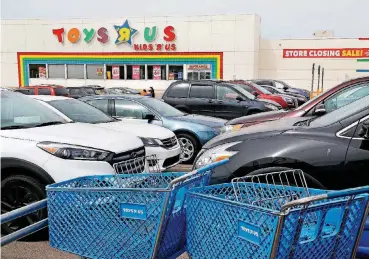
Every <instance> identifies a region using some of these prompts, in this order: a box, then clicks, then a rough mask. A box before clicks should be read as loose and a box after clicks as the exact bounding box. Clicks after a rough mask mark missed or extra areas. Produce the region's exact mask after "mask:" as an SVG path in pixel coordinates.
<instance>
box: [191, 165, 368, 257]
mask: <svg viewBox="0 0 369 259" xmlns="http://www.w3.org/2000/svg"><path fill="white" fill-rule="evenodd" d="M368 193H369V186H365V187H362V188H355V189H347V190H343V191H324V190H318V189H311V188H308V187H307V185H306V180H305V178H304V174H303V172H302V171H300V170H292V171H284V172H277V173H269V174H263V175H253V176H246V177H241V178H235V179H233V181H232V182H231V183H229V184H221V185H213V186H204V187H198V188H194V189H192V190H190V191H189V192H188V193H187V209H186V223H187V233H186V235H187V251H188V254H189V256H190V257H191V258H193V259H197V258H199V259H200V258H201V259H206V258H209V259H210V258H250V259H251V258H252V259H254V258H258V259H263V258H278V259H279V258H301V259H302V258H304V259H305V258H314V259H321V258H324V259H325V258H337V259H346V258H355V252H356V249H357V246H358V244H359V240H360V236H361V234H362V231H363V227H364V224H365V221H366V218H367V215H368V210H369V206H368V200H369V196H368Z"/></svg>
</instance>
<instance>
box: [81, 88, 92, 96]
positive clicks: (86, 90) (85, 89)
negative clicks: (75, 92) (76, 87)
mask: <svg viewBox="0 0 369 259" xmlns="http://www.w3.org/2000/svg"><path fill="white" fill-rule="evenodd" d="M82 91H84V92H85V93H86V94H87V95H95V91H94V89H92V87H91V88H87V87H85V88H82Z"/></svg>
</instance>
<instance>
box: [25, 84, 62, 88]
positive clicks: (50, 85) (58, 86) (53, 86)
mask: <svg viewBox="0 0 369 259" xmlns="http://www.w3.org/2000/svg"><path fill="white" fill-rule="evenodd" d="M36 87H45V88H46V87H49V88H65V87H64V86H62V85H54V84H40V85H29V86H24V88H25V89H27V88H36Z"/></svg>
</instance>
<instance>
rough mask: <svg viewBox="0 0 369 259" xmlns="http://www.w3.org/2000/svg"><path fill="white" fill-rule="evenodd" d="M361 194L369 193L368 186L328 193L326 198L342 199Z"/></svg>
mask: <svg viewBox="0 0 369 259" xmlns="http://www.w3.org/2000/svg"><path fill="white" fill-rule="evenodd" d="M362 193H369V185H367V186H363V187H358V188H351V189H346V190H342V191H332V192H328V193H327V196H328V198H330V199H333V198H338V197H344V196H352V195H358V194H362Z"/></svg>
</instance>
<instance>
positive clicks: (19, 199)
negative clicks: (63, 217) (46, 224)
mask: <svg viewBox="0 0 369 259" xmlns="http://www.w3.org/2000/svg"><path fill="white" fill-rule="evenodd" d="M1 194H2V195H1V214H3V213H6V212H9V211H11V210H14V209H18V208H21V207H24V206H26V205H28V204H31V203H33V202H36V201H39V200H43V199H45V198H46V192H45V185H44V184H42V183H40V182H39V181H38V180H37V179H35V178H33V177H30V176H26V175H11V176H8V177H6V178H5V179H3V180H2V181H1ZM45 218H47V210H46V209H42V210H39V211H36V212H34V213H30V214H28V215H27V216H24V217H21V218H18V219H15V220H13V221H11V222H8V223H4V224H2V225H1V235H2V236H3V235H8V234H11V233H13V232H15V231H17V230H19V229H22V228H24V227H26V226H28V225H30V224H33V223H35V222H37V221H40V220H42V219H45ZM46 234H47V229H42V230H40V231H38V232H36V233H34V234H32V235H29V236H27V237H25V238H23V239H22V240H23V241H37V240H40V239H45V238H46V236H47V235H46Z"/></svg>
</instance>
